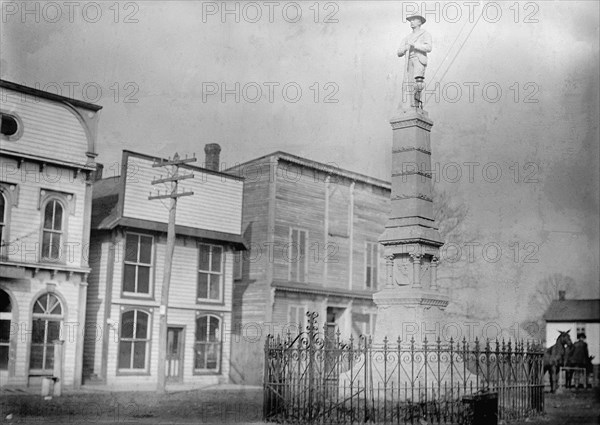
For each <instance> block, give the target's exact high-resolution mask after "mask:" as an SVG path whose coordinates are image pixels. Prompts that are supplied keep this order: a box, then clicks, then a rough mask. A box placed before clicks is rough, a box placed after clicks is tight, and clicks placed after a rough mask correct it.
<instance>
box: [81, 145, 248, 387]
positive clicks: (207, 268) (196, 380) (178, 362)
mask: <svg viewBox="0 0 600 425" xmlns="http://www.w3.org/2000/svg"><path fill="white" fill-rule="evenodd" d="M157 160H159V158H155V157H152V156H149V155H144V154H139V153H134V152H130V151H124V152H123V157H122V163H121V172H120V175H119V176H105V178H102V179H99V180H98V181H96V183H95V184H94V195H93V199H94V200H93V218H92V236H91V248H90V263H91V265H92V268H93V272H92V274H91V276H90V278H89V290H88V314H87V320H86V329H87V331H88V332H87V334H86V344H85V360H84V377H85V382H86V383H93V382H99V383H104V384H107V385H110V386H127V387H128V388H148V386H149V385H150V386H154V385H156V383H157V368H158V347H159V344H158V337H159V305H160V300H161V284H162V278H163V269H164V263H165V249H166V236H167V235H166V230H167V222H168V210H167V208H166V206H165V204H163V202H164V201H160V200H148V196H149V192H150V191H151V190H153V189H154V188H153V186H152V184H151V181H152V180H153V179H154V178H157V177H159V173H161V171H160V169H159V168H153V167H152V164H153V163H154V162H155V161H157ZM216 163H218V160H217V161H216ZM208 164H209V163H208V162H207V166H208ZM210 164H212V165H210V167H211V168H216V167H213V165H214V162H213V163H210ZM181 170H182V172H183V173H193V174H194V176H195V178H193V179H188V180H184V181H182V183H181V184H182V186H183V188H185V190H186V191H193V192H194V195H193V196H187V197H183V198H180V199H179V200H178V205H177V220H176V225H177V226H176V233H177V237H176V245H175V251H174V257H173V270H172V276H171V284H170V290H169V306H168V310H167V318H168V332H167V353H166V356H167V365H166V374H167V383H168V384H169V383H178V384H191V385H206V384H211V383H218V382H226V381H227V380H228V375H229V357H230V346H229V344H228V338H227V331H228V329H231V309H232V307H231V305H232V302H231V301H232V298H231V297H232V283H233V276H232V273H233V259H234V253H235V252H236V251H238V250H240V249H245V245H244V242H243V240H242V237H241V223H242V191H243V182H242V179H240V178H238V177H235V176H232V175H229V174H225V173H221V172H218V171H216V170H214V169H208V168H200V167H196V166H188V165H186V166H183V168H182V169H181ZM162 172H163V173H164V171H162ZM163 193H164V188H163ZM136 386H137V387H136Z"/></svg>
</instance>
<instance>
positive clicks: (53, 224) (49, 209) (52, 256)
mask: <svg viewBox="0 0 600 425" xmlns="http://www.w3.org/2000/svg"><path fill="white" fill-rule="evenodd" d="M62 237H63V206H62V204H61V203H60V202H58V201H57V200H56V199H51V200H50V201H48V203H46V207H45V208H44V223H43V227H42V259H43V260H58V259H59V257H60V248H61V243H62Z"/></svg>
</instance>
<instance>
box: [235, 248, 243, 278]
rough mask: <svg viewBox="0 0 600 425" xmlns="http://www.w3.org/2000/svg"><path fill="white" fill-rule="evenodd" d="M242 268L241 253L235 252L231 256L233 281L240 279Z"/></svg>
mask: <svg viewBox="0 0 600 425" xmlns="http://www.w3.org/2000/svg"><path fill="white" fill-rule="evenodd" d="M243 266H244V258H243V256H242V251H237V252H236V253H235V255H234V256H233V280H241V279H242V271H243Z"/></svg>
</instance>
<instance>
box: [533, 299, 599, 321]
mask: <svg viewBox="0 0 600 425" xmlns="http://www.w3.org/2000/svg"><path fill="white" fill-rule="evenodd" d="M544 320H546V322H594V323H600V299H597V300H596V299H593V300H554V301H552V303H551V304H550V306H549V307H548V309H547V310H546V313H544Z"/></svg>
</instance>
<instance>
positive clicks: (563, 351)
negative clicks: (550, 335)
mask: <svg viewBox="0 0 600 425" xmlns="http://www.w3.org/2000/svg"><path fill="white" fill-rule="evenodd" d="M569 331H570V329H569V330H568V331H566V332H563V331H558V332H559V335H558V338H556V343H555V344H554V345H553V346H552V347H550V348H548V349H547V350H546V352H545V353H544V372H543V374H544V375H545V374H546V372H549V374H550V391H551V392H554V391H556V384H557V383H558V379H557V378H558V373H559V371H560V367H561V366H564V365H565V363H566V361H567V353H568V351H567V350H570V349H571V347H572V346H573V342H572V341H571V337H570V336H569Z"/></svg>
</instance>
